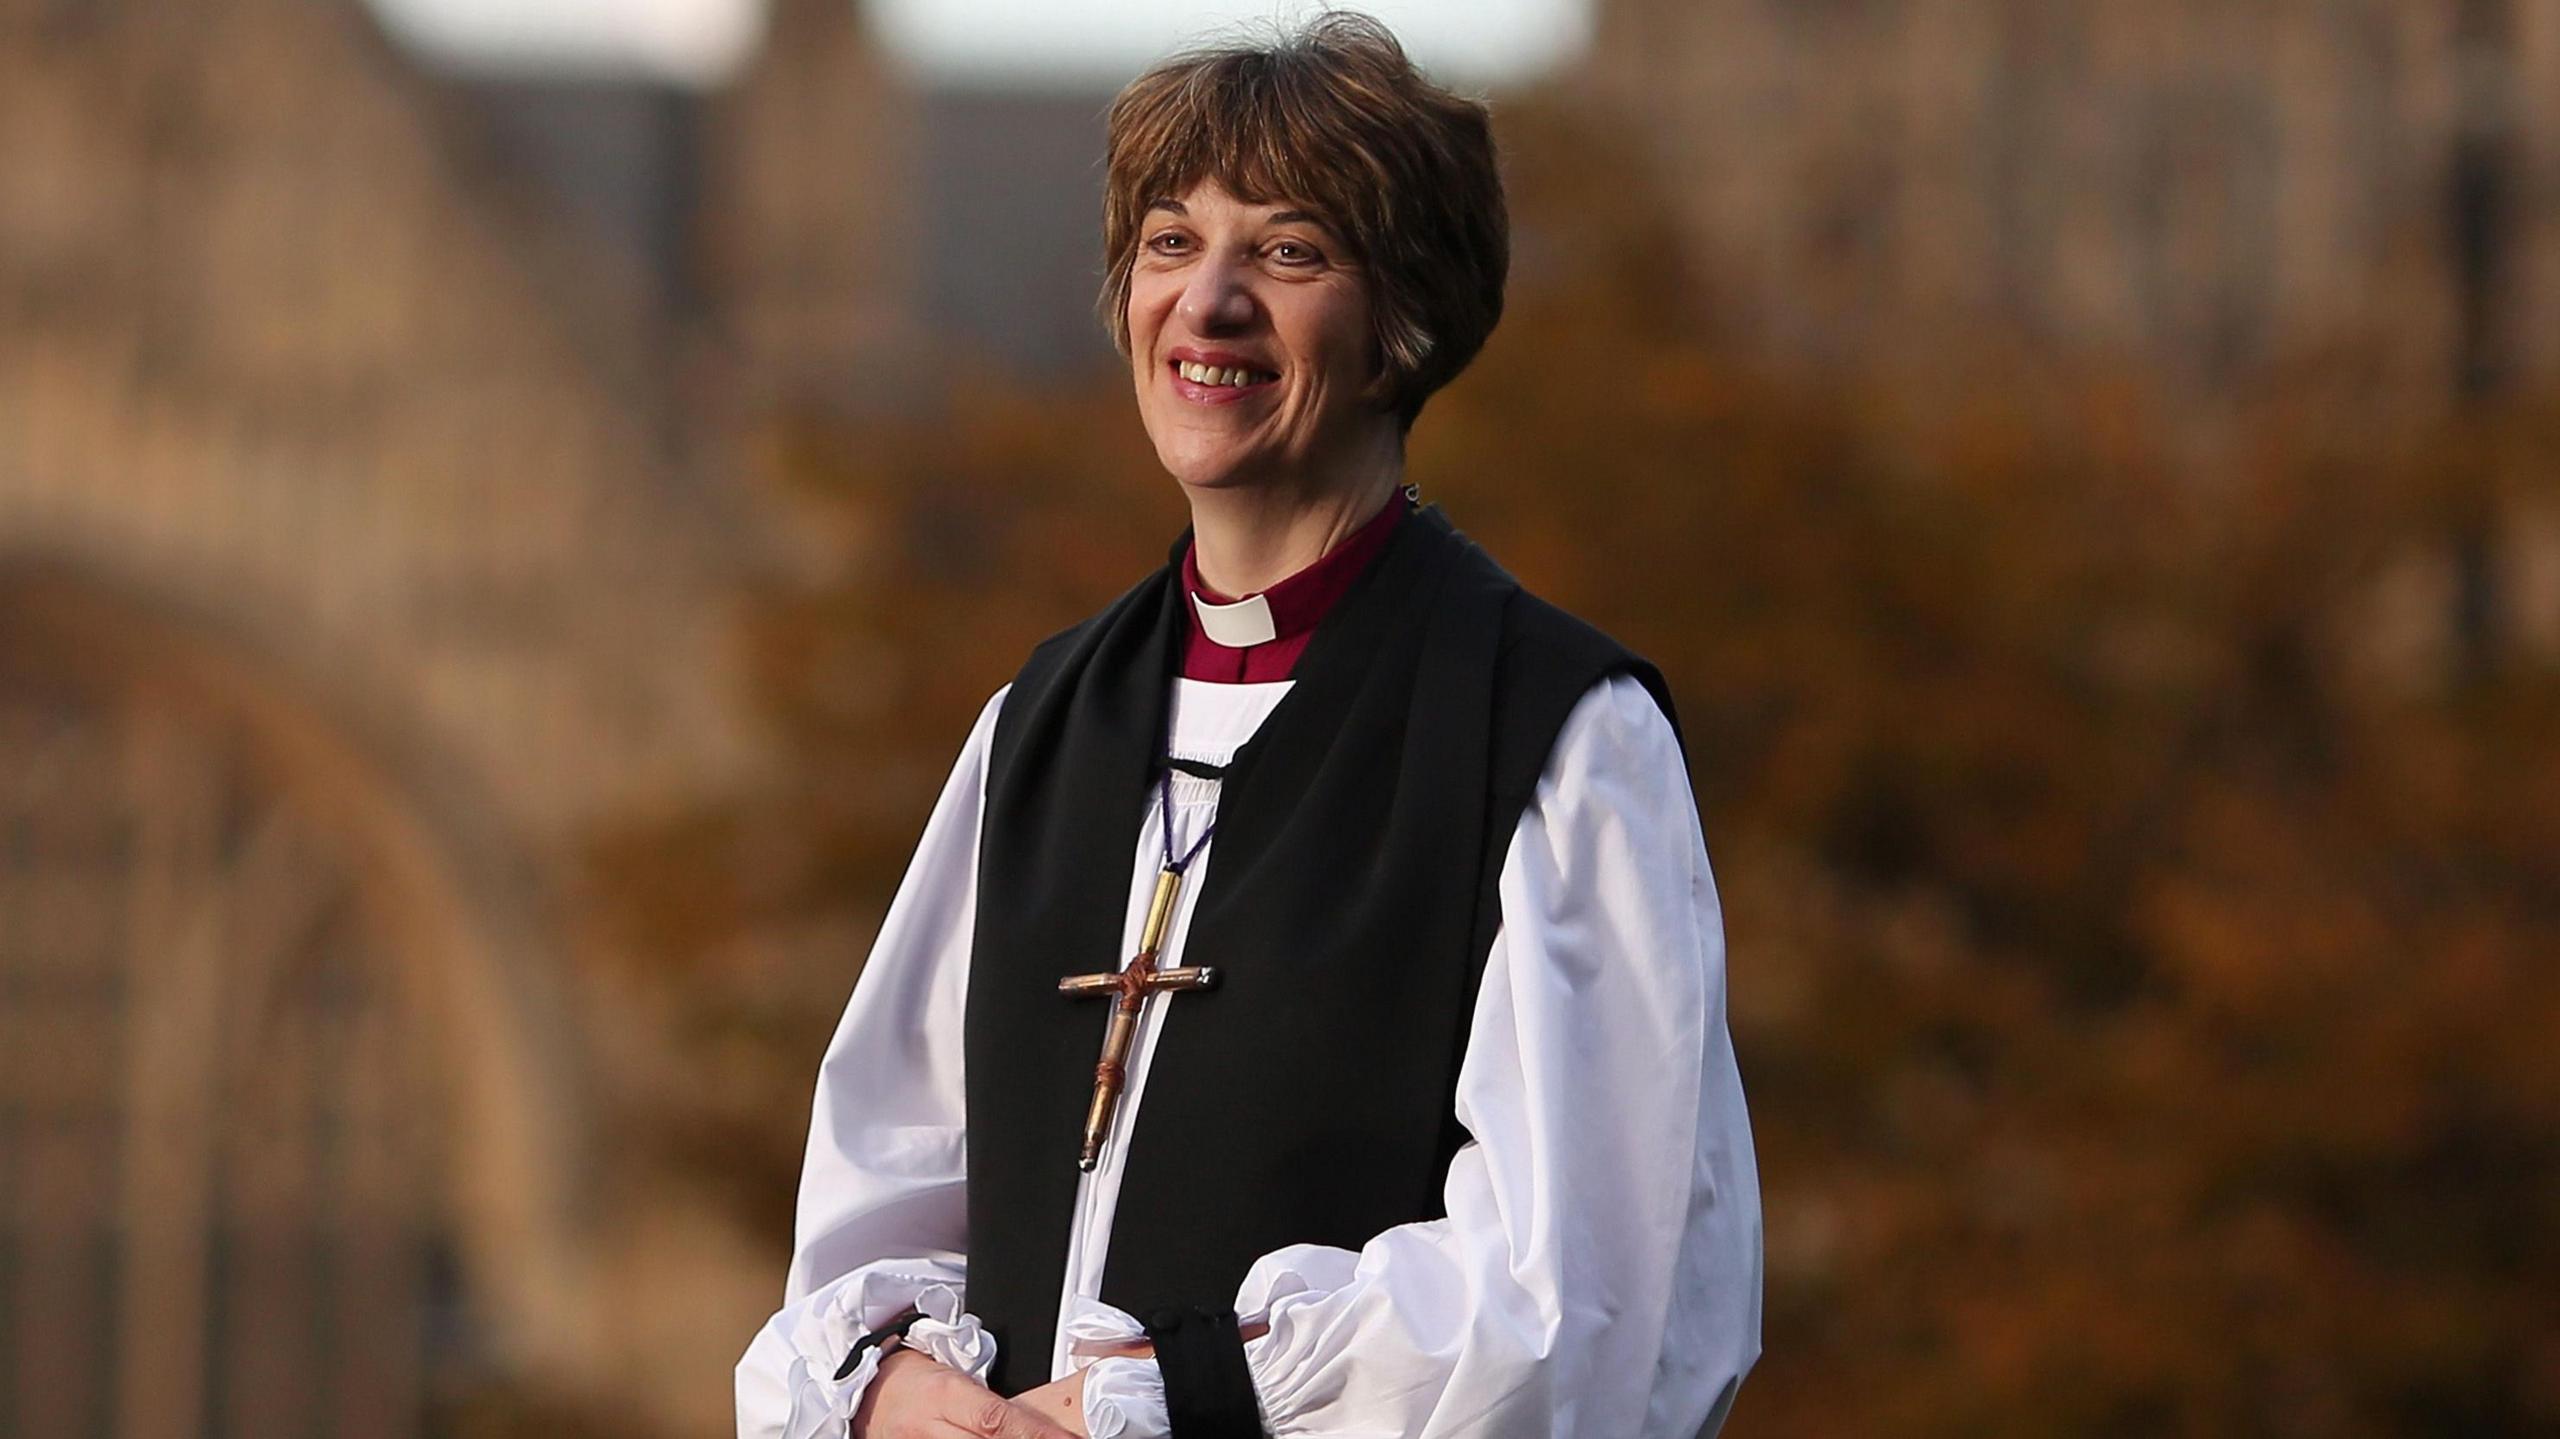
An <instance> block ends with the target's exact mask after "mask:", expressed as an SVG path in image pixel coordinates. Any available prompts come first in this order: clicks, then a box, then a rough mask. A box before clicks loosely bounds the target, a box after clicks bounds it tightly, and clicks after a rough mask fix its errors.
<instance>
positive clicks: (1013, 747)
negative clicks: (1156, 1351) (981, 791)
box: [966, 509, 1671, 1394]
mask: <svg viewBox="0 0 2560 1439" xmlns="http://www.w3.org/2000/svg"><path fill="white" fill-rule="evenodd" d="M1186 540H1187V537H1186ZM1180 554H1181V548H1180V546H1179V545H1177V547H1176V549H1175V552H1174V557H1175V560H1176V561H1177V562H1178V560H1179V557H1180ZM1185 603H1187V599H1186V596H1185V595H1184V593H1183V589H1182V585H1181V582H1180V578H1179V566H1178V563H1173V564H1168V565H1167V566H1166V567H1165V568H1163V569H1161V570H1158V571H1157V572H1156V573H1154V574H1152V575H1150V576H1149V577H1148V578H1147V579H1146V580H1144V581H1143V582H1141V583H1140V584H1139V585H1138V586H1137V587H1136V588H1135V589H1132V590H1131V591H1129V592H1128V593H1127V594H1125V595H1123V596H1121V597H1120V599H1119V600H1117V601H1116V602H1114V603H1113V604H1112V605H1111V607H1110V608H1109V609H1106V610H1104V611H1103V612H1102V613H1101V614H1099V615H1096V616H1095V617H1093V618H1092V619H1090V620H1087V621H1085V622H1084V623H1083V624H1080V625H1078V626H1076V627H1075V628H1073V629H1071V630H1068V631H1066V632H1065V633H1063V634H1061V635H1058V636H1056V637H1055V638H1053V639H1051V640H1049V641H1047V642H1046V643H1044V644H1042V645H1041V646H1040V647H1039V648H1038V649H1037V650H1035V651H1034V652H1033V654H1032V656H1031V659H1030V662H1029V663H1028V664H1026V665H1024V667H1023V669H1022V673H1021V675H1020V676H1019V677H1018V678H1017V679H1016V680H1015V681H1014V686H1013V689H1012V691H1011V693H1009V694H1008V695H1007V696H1006V698H1005V701H1004V708H1003V711H1002V713H1001V714H1000V715H999V716H998V717H997V721H996V732H995V737H994V744H993V749H992V751H991V754H990V758H989V768H988V776H987V790H986V806H985V815H984V825H983V830H982V837H981V842H980V850H979V869H978V880H979V889H978V907H977V932H976V938H975V944H974V948H973V951H972V957H971V964H970V975H969V995H968V1010H967V1020H966V1031H967V1032H966V1068H967V1074H968V1080H967V1097H968V1119H969V1141H968V1142H969V1155H968V1166H969V1169H968V1172H969V1201H968V1203H969V1284H968V1302H969V1308H970V1309H971V1310H972V1311H973V1312H974V1313H976V1314H977V1315H978V1317H979V1318H980V1320H981V1321H982V1322H983V1323H984V1324H985V1325H986V1326H987V1328H988V1330H989V1332H990V1333H991V1334H992V1335H993V1336H994V1337H995V1339H996V1341H997V1345H998V1350H997V1363H996V1368H995V1372H994V1374H993V1376H991V1377H992V1382H993V1383H994V1384H995V1386H996V1388H997V1389H998V1390H999V1391H1000V1392H1003V1393H1007V1394H1011V1393H1016V1392H1019V1391H1021V1390H1023V1389H1028V1388H1031V1387H1034V1386H1036V1385H1038V1384H1040V1383H1042V1382H1044V1381H1045V1380H1046V1378H1047V1375H1048V1366H1049V1355H1050V1350H1051V1347H1052V1345H1053V1343H1054V1339H1055V1333H1056V1323H1057V1312H1058V1296H1059V1286H1060V1282H1061V1279H1062V1276H1063V1274H1064V1272H1065V1267H1066V1251H1067V1231H1068V1227H1069V1225H1070V1223H1071V1222H1072V1218H1073V1211H1074V1203H1075V1190H1076V1178H1077V1170H1076V1163H1075V1156H1076V1149H1077V1140H1078V1136H1079V1133H1080V1131H1081V1127H1082V1123H1083V1117H1084V1111H1085V1107H1086V1103H1087V1100H1088V1099H1089V1097H1090V1095H1091V1092H1092V1081H1093V1066H1094V1061H1095V1059H1096V1058H1097V1056H1098V1054H1099V1049H1100V1044H1101V1036H1102V1027H1103V1008H1104V1003H1105V1002H1104V1001H1093V1000H1085V1001H1079V1000H1072V999H1068V998H1065V997H1063V996H1061V995H1060V994H1059V993H1058V992H1057V981H1058V980H1059V978H1061V977H1062V976H1065V975H1071V974H1092V973H1099V972H1103V971H1107V970H1112V969H1116V968H1118V967H1120V965H1121V964H1122V963H1123V962H1124V961H1125V960H1126V959H1127V958H1128V956H1126V955H1124V954H1121V953H1120V952H1119V948H1120V944H1121V931H1122V927H1123V924H1124V922H1125V920H1126V917H1127V914H1126V911H1127V905H1128V899H1129V861H1130V856H1131V854H1132V853H1133V852H1134V851H1135V848H1136V845H1137V838H1138V833H1139V827H1140V825H1141V823H1142V821H1143V817H1144V811H1145V806H1146V805H1147V804H1148V803H1149V801H1150V797H1151V796H1152V794H1153V792H1154V790H1153V786H1154V784H1155V780H1156V776H1157V773H1158V771H1159V768H1160V766H1161V763H1162V760H1163V756H1162V755H1161V754H1160V753H1158V745H1159V744H1160V737H1161V736H1162V735H1163V733H1164V719H1165V706H1166V703H1167V696H1168V692H1169V689H1170V685H1171V680H1172V677H1173V676H1174V675H1175V674H1176V673H1177V672H1178V666H1179V664H1180V659H1181V654H1182V649H1183V641H1184V637H1185V634H1186V628H1185V626H1186V624H1187V617H1186V616H1185V615H1184V613H1183V606H1184V604H1185ZM1618 672H1631V673H1633V674H1635V675H1636V676H1637V677H1638V678H1640V679H1642V680H1643V682H1644V683H1645V684H1646V686H1647V687H1648V688H1649V689H1650V690H1651V691H1652V692H1653V694H1654V696H1655V698H1656V700H1657V701H1658V702H1659V703H1661V704H1662V706H1663V710H1664V713H1665V714H1669V713H1670V712H1671V706H1670V699H1669V695H1668V692H1667V691H1666V690H1665V688H1664V686H1663V684H1662V680H1661V677H1660V676H1659V674H1657V673H1656V672H1655V671H1654V670H1653V668H1652V667H1651V666H1650V665H1647V664H1645V663H1644V662H1643V661H1641V660H1639V659H1637V658H1635V657H1634V656H1633V655H1631V654H1629V653H1628V652H1627V651H1625V650H1623V649H1621V648H1620V647H1619V646H1618V645H1616V644H1615V643H1614V642H1612V641H1610V640H1609V639H1608V638H1606V637H1605V636H1603V635H1601V634H1600V633H1599V632H1598V631H1597V630H1594V629H1592V628H1590V627H1589V626H1587V625H1584V624H1582V623H1581V622H1580V621H1578V620H1575V619H1573V618H1572V617H1570V616H1568V615H1566V614H1565V613H1564V612H1562V611H1560V610H1557V609H1555V608H1554V607H1552V606H1550V605H1547V604H1545V603H1543V602H1542V601H1539V600H1537V599H1535V598H1533V597H1531V596H1530V595H1528V594H1527V593H1526V592H1524V591H1523V590H1522V589H1521V588H1520V586H1519V585H1518V583H1517V582H1516V581H1514V580H1513V579H1512V578H1511V577H1510V576H1509V575H1507V574H1505V573H1504V572H1503V571H1502V569H1501V568H1500V567H1499V566H1497V565H1495V564H1494V563H1493V561H1492V560H1491V559H1490V558H1488V557H1487V556H1486V555H1485V553H1484V552H1483V551H1482V550H1480V549H1478V548H1477V547H1476V546H1475V545H1474V544H1473V543H1472V542H1470V541H1468V540H1467V539H1466V538H1465V537H1464V536H1463V535H1461V534H1459V533H1458V532H1457V531H1456V530H1455V529H1454V528H1452V527H1451V526H1450V524H1449V522H1448V521H1447V520H1446V519H1445V518H1443V517H1442V516H1441V514H1440V513H1439V512H1438V511H1437V510H1436V509H1425V510H1422V511H1420V512H1418V513H1416V514H1414V515H1412V516H1409V517H1408V518H1407V520H1406V521H1405V522H1403V523H1401V524H1399V525H1398V526H1397V527H1396V532H1395V534H1394V536H1393V537H1392V538H1391V539H1390V540H1389V542H1388V544H1387V546H1386V548H1385V549H1384V550H1383V551H1382V552H1381V553H1380V554H1379V556H1378V557H1377V558H1376V559H1375V560H1374V561H1372V562H1371V563H1370V565H1369V567H1368V569H1367V570H1366V571H1364V572H1363V573H1362V574H1361V575H1360V577H1359V578H1358V579H1357V580H1355V581H1354V582H1353V584H1352V587H1351V589H1350V590H1349V591H1348V592H1347V593H1346V594H1345V595H1344V596H1343V598H1342V600H1341V602H1340V603H1339V604H1338V605H1336V606H1335V608H1334V610H1333V611H1332V613H1330V614H1328V615H1327V616H1326V617H1325V619H1324V620H1323V621H1322V623H1320V624H1319V625H1318V627H1317V629H1316V633H1315V635H1314V637H1313V638H1312V640H1311V641H1310V642H1309V644H1308V647H1307V650H1306V653H1305V654H1304V655H1303V656H1302V657H1301V658H1300V660H1299V662H1298V665H1297V667H1296V671H1295V674H1294V676H1293V678H1294V679H1295V681H1296V683H1295V685H1294V686H1293V688H1292V689H1291V690H1290V692H1289V693H1288V694H1287V695H1286V696H1285V697H1284V698H1283V699H1282V700H1281V701H1280V703H1279V705H1278V706H1277V707H1276V708H1275V709H1274V710H1273V711H1272V713H1271V715H1270V717H1269V719H1267V720H1266V721H1265V722H1264V723H1263V725H1262V728H1261V729H1260V730H1259V731H1258V732H1257V733H1256V734H1255V735H1254V737H1253V738H1252V740H1250V741H1249V742H1248V743H1246V744H1245V745H1244V746H1243V748H1242V749H1241V750H1240V751H1239V752H1238V754H1237V755H1236V758H1235V761H1234V763H1233V764H1232V765H1231V766H1230V767H1229V770H1228V773H1227V776H1226V779H1225V782H1224V784H1223V786H1222V788H1221V793H1220V796H1219V803H1218V820H1217V824H1218V831H1217V833H1218V839H1217V845H1216V853H1215V855H1214V856H1213V857H1212V862H1211V863H1210V865H1209V868H1208V871H1207V877H1206V888H1205V889H1204V890H1203V891H1202V892H1201V894H1200V896H1199V899H1198V904H1197V908H1196V909H1195V911H1194V913H1193V915H1192V920H1191V928H1190V931H1189V936H1188V938H1187V940H1186V942H1185V944H1184V947H1183V950H1182V952H1181V953H1179V954H1177V955H1175V956H1173V957H1172V961H1171V962H1174V963H1180V964H1201V965H1215V966H1216V967H1217V968H1218V969H1219V970H1220V971H1221V973H1222V976H1223V977H1222V981H1221V984H1220V986H1219V987H1218V988H1217V989H1214V990H1210V991H1206V992H1201V993H1192V994H1177V995H1171V996H1159V997H1157V998H1155V999H1154V1000H1152V1001H1150V1002H1151V1003H1154V1004H1160V1005H1161V1004H1170V1005H1171V1006H1172V1012H1171V1014H1170V1015H1169V1016H1168V1017H1167V1018H1166V1020H1165V1022H1164V1025H1163V1028H1162V1032H1161V1034H1160V1035H1159V1037H1158V1041H1157V1046H1156V1050H1155V1054H1154V1058H1153V1060H1152V1062H1151V1068H1150V1071H1149V1075H1148V1080H1147V1090H1146V1100H1145V1104H1144V1106H1143V1107H1142V1108H1141V1110H1140V1111H1139V1112H1138V1117H1137V1121H1136V1124H1135V1126H1134V1128H1133V1130H1131V1131H1130V1132H1129V1133H1128V1134H1127V1136H1126V1138H1125V1140H1124V1141H1116V1142H1126V1143H1127V1144H1128V1145H1129V1152H1128V1160H1127V1166H1126V1170H1125V1174H1124V1178H1123V1182H1122V1186H1121V1191H1120V1200H1119V1209H1118V1215H1117V1218H1116V1220H1115V1221H1114V1224H1113V1229H1112V1235H1111V1247H1110V1253H1109V1260H1108V1264H1107V1266H1106V1268H1105V1271H1104V1279H1103V1288H1102V1297H1103V1299H1104V1300H1106V1301H1107V1302H1109V1303H1112V1304H1115V1305H1117V1306H1119V1307H1120V1308H1122V1309H1124V1310H1127V1311H1129V1312H1131V1313H1134V1314H1137V1315H1139V1316H1141V1317H1142V1318H1143V1317H1145V1316H1147V1315H1149V1314H1151V1313H1161V1312H1169V1309H1170V1308H1172V1307H1181V1306H1203V1305H1205V1306H1210V1307H1212V1308H1213V1309H1214V1308H1215V1307H1217V1306H1224V1305H1230V1304H1232V1303H1233V1302H1234V1299H1235V1293H1236V1289H1237V1287H1238V1285H1240V1284H1241V1283H1242V1282H1243V1279H1244V1275H1245V1271H1246V1270H1247V1269H1248V1268H1249V1267H1250V1266H1251V1265H1252V1263H1253V1261H1254V1260H1255V1259H1256V1258H1258V1257H1259V1256H1261V1255H1263V1254H1265V1253H1268V1252H1269V1251H1271V1250H1274V1249H1278V1248H1281V1247H1283V1246H1286V1245H1289V1244H1296V1243H1312V1244H1323V1245H1332V1246H1338V1247H1341V1248H1346V1249H1358V1248H1359V1247H1361V1246H1362V1245H1363V1244H1364V1243H1366V1242H1367V1241H1368V1240H1369V1239H1370V1238H1371V1237H1372V1236H1374V1235H1376V1234H1378V1233H1379V1232H1380V1231H1382V1230H1385V1229H1389V1228H1392V1227H1394V1226H1395V1225H1398V1224H1404V1223H1409V1222H1412V1221H1415V1220H1423V1219H1432V1218H1437V1217H1440V1216H1441V1215H1442V1213H1443V1207H1442V1203H1441V1185H1442V1182H1443V1180H1444V1178H1445V1176H1446V1173H1447V1169H1448V1163H1449V1159H1450V1156H1451V1155H1452V1154H1454V1153H1455V1152H1456V1150H1457V1148H1458V1147H1459V1146H1460V1145H1461V1144H1462V1143H1464V1142H1465V1140H1466V1138H1467V1135H1466V1133H1465V1131H1464V1130H1463V1128H1462V1127H1461V1126H1460V1125H1459V1124H1458V1123H1457V1120H1456V1118H1455V1115H1454V1113H1453V1101H1454V1095H1455V1091H1456V1084H1457V1075H1458V1068H1459V1064H1460V1061H1461V1060H1462V1059H1463V1058H1464V1048H1465V1042H1466V1033H1467V1027H1468V1023H1469V1021H1470V1018H1471V1016H1472V1013H1473V1009H1474V1001H1475V992H1476V986H1477V983H1478V980H1479V979H1480V977H1481V975H1482V972H1483V967H1484V960H1485V955H1486V952H1487V950H1488V949H1489V947H1490V946H1491V944H1492V940H1493V934H1494V930H1495V928H1496V927H1497V925H1498V924H1499V923H1500V918H1501V916H1500V913H1499V909H1498V905H1497V902H1496V894H1495V880H1496V878H1497V876H1498V875H1499V873H1500V871H1501V866H1502V861H1503V856H1504V852H1505V850H1506V848H1507V847H1508V844H1509V841H1510V837H1511V833H1512V830H1513V828H1514V827H1515V826H1516V825H1517V824H1518V822H1519V816H1520V813H1521V811H1522V809H1523V808H1524V807H1525V806H1526V804H1527V803H1528V801H1529V798H1530V795H1531V792H1532V790H1533V788H1534V786H1535V785H1536V783H1537V779H1538V775H1539V773H1540V772H1541V770H1542V769H1543V768H1544V767H1545V763H1546V758H1547V753H1548V750H1549V749H1550V748H1551V747H1552V746H1553V744H1554V741H1555V736H1556V732H1557V730H1558V729H1559V728H1561V727H1562V725H1563V723H1564V719H1565V716H1566V714H1567V712H1568V711H1570V710H1571V708H1572V707H1573V705H1574V703H1575V701H1577V700H1578V699H1580V698H1581V696H1582V695H1583V694H1584V693H1585V692H1586V691H1587V690H1589V689H1590V687H1591V686H1592V685H1593V684H1595V683H1597V682H1598V681H1600V680H1601V679H1602V678H1604V677H1606V676H1608V675H1610V674H1613V673H1618ZM1229 1332H1230V1333H1231V1332H1232V1326H1230V1327H1229ZM1229 1342H1230V1343H1232V1340H1230V1341H1229Z"/></svg>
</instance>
